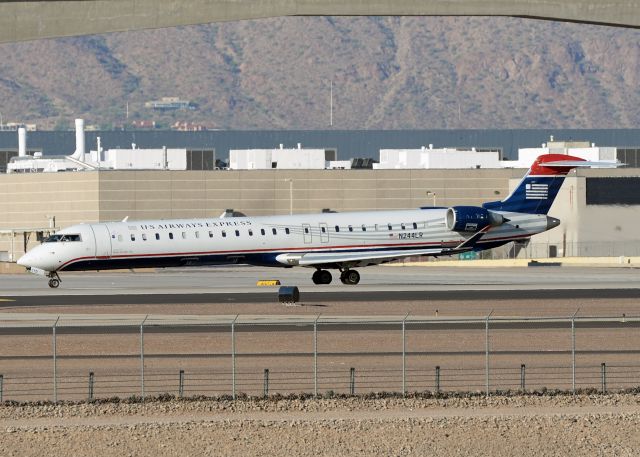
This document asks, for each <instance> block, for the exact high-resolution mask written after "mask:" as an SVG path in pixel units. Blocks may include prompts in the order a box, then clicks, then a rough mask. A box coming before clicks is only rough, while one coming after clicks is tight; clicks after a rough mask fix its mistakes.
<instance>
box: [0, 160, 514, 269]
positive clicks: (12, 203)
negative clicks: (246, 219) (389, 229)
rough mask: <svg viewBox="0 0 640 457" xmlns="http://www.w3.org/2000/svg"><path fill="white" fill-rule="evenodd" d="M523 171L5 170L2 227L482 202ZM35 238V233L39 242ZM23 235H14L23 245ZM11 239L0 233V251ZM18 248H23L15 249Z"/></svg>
mask: <svg viewBox="0 0 640 457" xmlns="http://www.w3.org/2000/svg"><path fill="white" fill-rule="evenodd" d="M522 173H523V171H522V170H379V171H374V170H252V171H231V170H230V171H100V172H98V171H95V172H81V173H51V174H43V173H41V174H21V175H0V191H2V195H3V196H4V198H3V199H2V200H1V201H0V229H12V228H29V227H33V228H35V227H46V226H47V225H48V217H47V216H55V217H56V225H57V226H58V227H65V226H68V225H72V224H76V223H80V222H95V221H112V220H122V219H123V218H125V217H127V216H129V218H130V219H156V218H157V219H160V218H164V219H167V218H191V217H218V216H219V215H220V214H221V213H222V212H223V211H224V210H225V209H227V208H233V209H235V210H237V211H242V212H244V213H246V214H247V215H252V216H260V215H270V214H288V213H289V205H290V198H289V197H290V193H289V182H288V180H289V179H291V180H292V181H293V199H292V203H293V211H294V212H295V213H310V212H319V211H321V210H322V209H323V208H331V209H332V210H335V211H366V210H375V209H402V208H416V207H419V206H431V205H432V204H433V197H432V196H431V195H430V196H427V191H430V192H434V193H435V194H436V204H437V205H438V206H450V205H460V204H470V205H477V204H480V203H482V202H483V201H487V200H494V199H498V198H503V197H504V196H505V195H507V190H508V183H509V178H510V177H512V176H520V175H521V174H522ZM33 241H34V240H32V242H33ZM21 243H22V238H21V237H20V239H19V240H17V241H14V249H18V248H20V249H21ZM9 245H10V241H9V240H8V239H7V237H6V236H5V237H4V238H0V251H9V250H10V248H9V247H8V246H9ZM17 255H18V254H17V253H16V256H17Z"/></svg>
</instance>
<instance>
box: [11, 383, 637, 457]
mask: <svg viewBox="0 0 640 457" xmlns="http://www.w3.org/2000/svg"><path fill="white" fill-rule="evenodd" d="M639 427H640V396H637V395H623V394H616V395H606V396H585V395H578V396H575V397H573V396H555V397H539V396H521V397H491V398H489V399H486V398H484V397H473V398H454V399H446V400H442V399H415V398H408V399H402V398H391V399H361V398H346V399H319V400H277V401H276V400H245V401H237V402H230V401H169V402H148V403H145V404H123V403H120V404H102V405H96V404H77V405H55V406H54V405H45V406H9V405H5V406H2V407H0V452H1V454H2V455H3V456H41V455H45V454H46V455H78V456H80V455H82V456H102V457H108V456H123V455H124V456H128V455H131V456H133V455H135V456H141V457H145V456H157V455H167V456H182V455H204V456H263V455H269V456H273V455H298V456H317V455H321V456H342V455H398V456H404V455H439V456H459V455H493V456H507V455H524V456H533V455H535V456H541V455H570V454H572V455H616V456H632V455H638V453H639V452H640V434H638V433H637V430H638V429H639Z"/></svg>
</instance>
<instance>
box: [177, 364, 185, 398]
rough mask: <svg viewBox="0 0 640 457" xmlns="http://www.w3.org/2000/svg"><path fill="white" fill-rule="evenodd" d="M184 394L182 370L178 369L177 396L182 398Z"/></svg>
mask: <svg viewBox="0 0 640 457" xmlns="http://www.w3.org/2000/svg"><path fill="white" fill-rule="evenodd" d="M183 395H184V370H180V374H179V377H178V397H180V398H182V396H183Z"/></svg>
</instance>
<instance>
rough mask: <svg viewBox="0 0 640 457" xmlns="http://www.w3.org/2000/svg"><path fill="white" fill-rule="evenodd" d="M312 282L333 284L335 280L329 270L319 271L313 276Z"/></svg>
mask: <svg viewBox="0 0 640 457" xmlns="http://www.w3.org/2000/svg"><path fill="white" fill-rule="evenodd" d="M311 280H312V281H313V283H314V284H331V281H332V280H333V276H331V273H329V272H328V271H327V270H317V271H316V272H315V273H314V274H313V276H311Z"/></svg>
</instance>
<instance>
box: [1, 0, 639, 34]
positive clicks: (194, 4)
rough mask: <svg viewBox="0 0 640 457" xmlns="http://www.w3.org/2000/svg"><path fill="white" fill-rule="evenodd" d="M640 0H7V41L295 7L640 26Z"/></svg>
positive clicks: (288, 11)
mask: <svg viewBox="0 0 640 457" xmlns="http://www.w3.org/2000/svg"><path fill="white" fill-rule="evenodd" d="M639 6H640V5H639V4H638V1H636V0H608V1H607V2H602V1H598V0H563V1H555V2H549V1H545V0H510V1H506V2H505V1H494V0H485V1H481V2H479V1H477V0H475V1H473V0H459V1H456V2H451V1H428V2H427V1H423V0H394V1H363V0H350V1H327V0H269V1H262V2H255V1H248V0H240V1H237V0H236V1H233V2H229V1H220V0H190V1H188V2H185V1H177V0H171V1H170V0H166V1H157V0H76V1H44V2H33V1H15V0H4V1H0V43H6V42H11V41H23V40H34V39H38V38H50V37H59V36H72V35H93V34H96V33H104V32H116V31H125V30H135V29H149V28H161V27H172V26H177V25H188V24H202V23H208V22H221V21H234V20H242V19H257V18H264V17H274V16H292V15H306V16H308V15H316V16H330V15H343V16H344V15H349V16H386V15H419V16H456V15H458V16H460V15H462V16H521V17H538V18H548V19H556V20H570V21H579V22H595V23H604V24H618V25H627V26H635V27H637V26H640V7H639Z"/></svg>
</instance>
